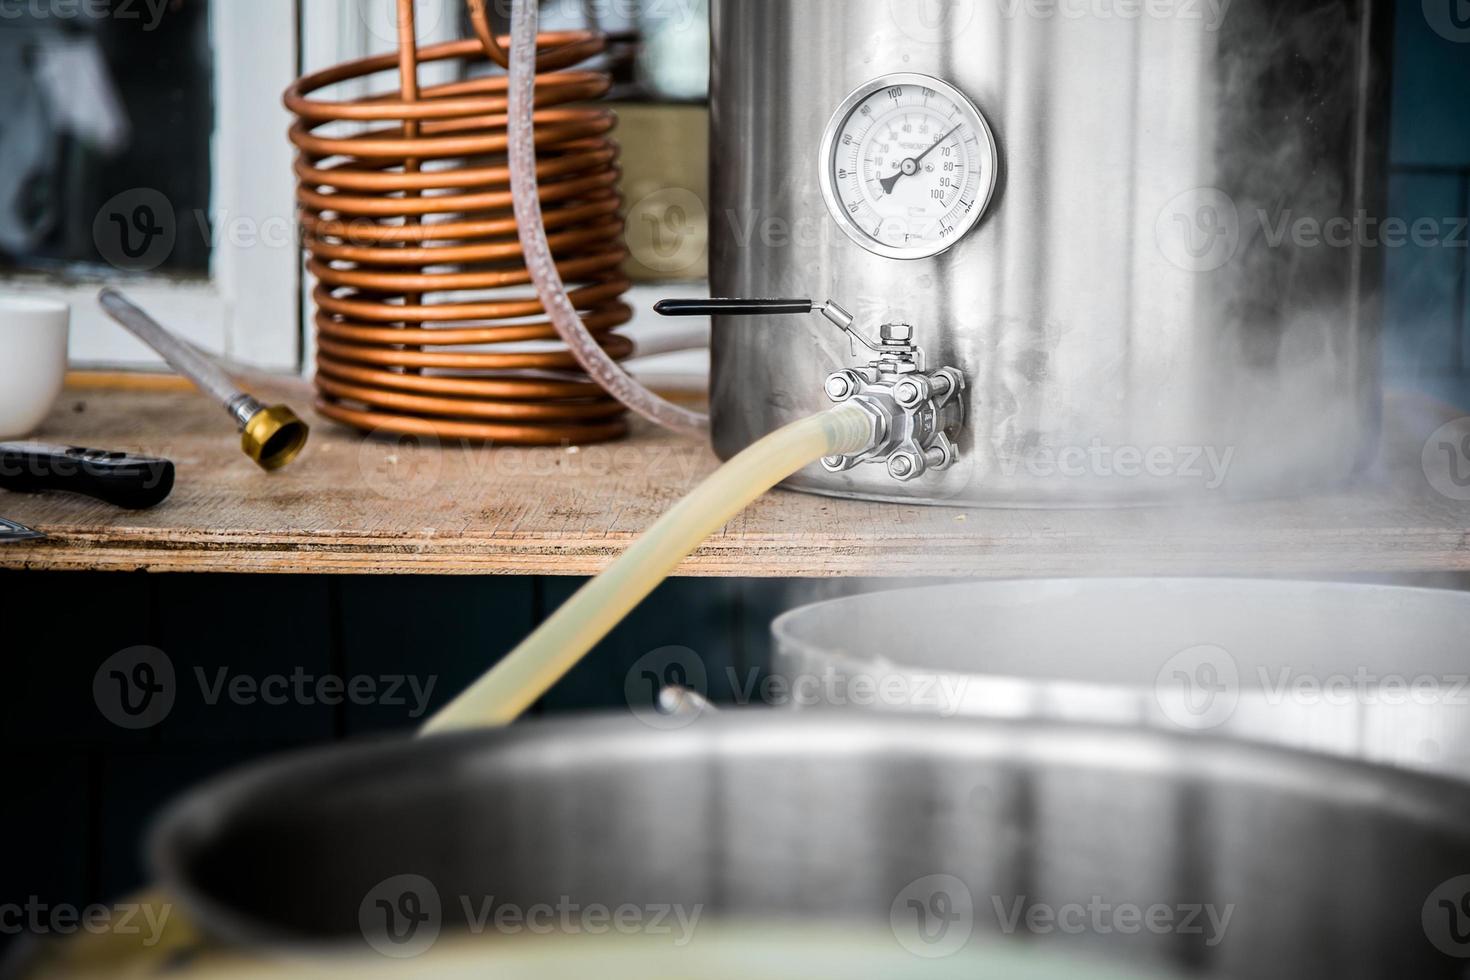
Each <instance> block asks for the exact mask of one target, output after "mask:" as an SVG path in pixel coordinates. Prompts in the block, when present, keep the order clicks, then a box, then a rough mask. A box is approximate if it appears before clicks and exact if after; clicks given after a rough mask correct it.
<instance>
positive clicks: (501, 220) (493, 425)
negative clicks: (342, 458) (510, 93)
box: [285, 0, 633, 445]
mask: <svg viewBox="0 0 1470 980" xmlns="http://www.w3.org/2000/svg"><path fill="white" fill-rule="evenodd" d="M477 8H478V11H477ZM470 9H471V12H472V14H474V15H475V16H474V17H473V20H474V22H475V25H476V30H477V34H479V35H480V36H479V37H477V38H472V39H468V40H464V41H455V42H450V43H447V44H438V45H434V46H432V47H425V48H422V49H420V48H418V47H417V45H416V44H415V43H414V34H413V22H412V15H413V4H412V0H400V3H399V11H400V26H399V29H400V48H401V50H400V51H399V52H398V53H396V54H386V55H382V56H378V57H373V58H365V59H363V60H360V61H355V62H351V63H349V64H344V65H340V66H337V67H334V68H330V69H328V70H326V71H322V72H319V73H317V74H314V75H310V76H307V77H306V78H303V79H301V80H300V81H299V82H297V83H296V84H295V85H293V86H292V87H291V88H290V89H289V90H288V91H287V93H286V99H285V101H286V105H287V107H288V108H289V109H290V110H291V112H292V113H294V114H295V116H296V123H295V125H294V126H293V127H292V128H291V142H292V143H293V144H294V145H295V146H296V147H297V149H298V150H299V156H298V158H297V162H296V168H295V169H296V175H297V178H298V180H299V185H298V190H297V202H298V205H299V210H300V220H301V227H302V233H303V238H304V244H305V248H306V250H307V253H308V262H307V268H308V270H309V271H310V273H311V275H312V276H313V277H314V278H315V279H316V282H317V285H316V287H315V289H314V291H313V300H314V303H315V305H316V310H317V312H316V317H315V324H316V330H317V348H318V354H317V391H318V395H319V400H318V405H317V407H318V409H319V411H321V413H322V414H323V415H326V416H328V417H330V418H332V419H335V420H337V421H339V422H343V423H345V424H348V425H352V426H356V427H358V428H362V429H367V430H378V431H386V432H393V433H403V434H414V435H430V436H447V437H450V438H465V439H474V440H489V441H494V442H500V443H508V444H515V445H561V444H571V443H591V442H599V441H605V440H610V439H616V438H618V437H620V436H622V435H624V434H625V432H626V430H627V424H626V420H625V418H624V409H623V407H622V406H621V405H620V404H618V403H617V402H616V401H614V400H613V399H612V398H610V397H608V395H607V394H606V393H605V392H603V391H602V389H601V388H599V387H598V386H597V385H596V384H594V383H592V382H591V381H590V379H588V378H587V377H586V376H585V375H583V374H581V372H580V369H579V368H578V367H577V364H576V363H575V361H574V360H573V358H572V355H571V354H570V352H568V351H567V349H566V348H565V346H564V345H563V344H562V343H561V341H560V339H559V338H558V336H557V334H556V331H555V329H554V328H553V327H552V325H551V323H550V322H549V321H548V320H547V319H546V315H545V310H544V308H543V307H542V305H541V302H540V301H539V299H538V298H537V296H536V292H535V289H534V287H533V286H532V285H531V278H530V275H529V273H528V272H527V270H526V264H525V261H524V257H523V254H522V252H521V248H520V243H519V240H518V238H517V231H516V221H515V215H514V211H513V208H512V200H511V190H510V169H509V167H508V165H507V163H506V150H507V145H508V142H509V137H508V119H507V110H508V98H507V89H508V86H507V78H506V76H505V75H504V74H475V75H471V74H470V73H469V72H466V71H461V72H459V73H457V74H458V76H459V77H461V78H462V79H463V80H459V81H453V82H450V83H447V84H437V85H433V86H426V87H423V88H422V89H421V88H420V86H419V68H420V66H421V65H426V64H434V63H439V62H456V63H459V64H461V65H462V66H472V65H476V64H479V65H488V64H489V61H490V60H495V61H499V62H500V63H501V64H502V66H503V65H504V63H505V62H504V50H503V45H502V42H501V41H500V40H499V39H497V38H495V37H493V36H492V35H491V34H490V31H489V26H488V23H487V22H486V21H485V19H484V16H483V4H479V3H477V0H471V2H470ZM487 39H488V43H487ZM538 46H539V48H540V49H541V50H542V52H543V53H542V54H541V56H540V59H539V61H538V75H537V89H536V130H535V132H536V147H537V153H538V165H537V175H538V177H539V179H540V182H541V205H542V208H543V210H544V212H545V218H546V226H547V233H548V235H549V237H550V241H551V246H552V250H553V253H554V254H555V256H556V259H557V266H558V268H559V269H560V271H561V274H562V276H563V278H564V279H565V280H566V282H567V284H568V288H569V290H570V292H571V296H572V299H573V302H574V304H575V305H576V306H577V308H578V310H579V312H580V313H581V314H582V317H583V319H584V320H585V322H586V324H587V327H588V329H589V330H591V331H592V332H593V333H594V334H595V335H596V336H597V337H598V339H599V341H600V342H601V343H602V345H603V347H604V348H605V349H606V350H607V351H608V352H609V353H610V354H611V355H612V356H613V357H615V358H618V359H624V358H627V357H629V356H630V355H632V353H633V344H632V342H631V341H629V340H628V339H627V338H625V337H622V336H620V335H619V334H617V333H616V332H615V331H616V330H617V328H618V327H620V326H622V325H623V324H626V323H627V322H628V321H629V320H631V319H632V316H633V312H632V310H631V308H630V307H628V306H627V304H625V303H624V302H623V301H622V299H621V297H622V296H623V294H624V293H625V292H626V291H627V289H628V287H629V282H628V280H627V279H626V278H625V277H624V275H623V272H622V266H623V262H624V260H625V259H626V257H627V251H626V249H625V246H624V245H623V221H622V217H621V215H620V208H621V204H622V201H621V198H620V196H619V193H618V190H617V181H618V177H619V169H618V147H617V144H616V143H614V142H613V140H612V132H613V129H614V127H615V126H616V117H615V116H614V114H613V113H612V112H611V111H610V110H608V109H606V108H602V107H598V106H596V105H588V104H587V103H589V102H592V101H594V100H597V99H599V98H601V97H602V96H604V95H605V94H606V93H607V91H608V89H609V87H610V84H611V83H610V80H609V78H608V76H607V75H605V74H603V73H601V72H597V71H587V70H578V69H577V68H576V66H577V65H579V64H582V63H583V62H585V61H587V59H589V58H592V57H594V56H596V55H598V54H600V53H601V52H603V51H604V50H605V48H606V40H605V39H604V38H603V37H602V36H600V35H597V34H593V33H589V32H555V33H546V34H543V35H541V36H540V37H539V38H538ZM487 59H488V60H487ZM390 71H396V72H397V73H398V83H399V84H398V87H397V88H396V90H394V91H391V92H387V93H385V94H380V95H374V96H369V97H366V98H361V99H356V100H348V101H329V100H326V99H323V98H321V97H319V96H318V95H317V93H319V92H320V91H321V90H323V89H329V88H331V87H333V86H337V85H341V84H343V83H355V82H359V81H361V80H365V79H372V78H373V77H375V76H378V75H380V74H383V73H386V72H390Z"/></svg>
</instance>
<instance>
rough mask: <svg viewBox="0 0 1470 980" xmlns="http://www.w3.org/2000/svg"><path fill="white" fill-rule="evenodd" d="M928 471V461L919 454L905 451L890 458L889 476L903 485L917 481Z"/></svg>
mask: <svg viewBox="0 0 1470 980" xmlns="http://www.w3.org/2000/svg"><path fill="white" fill-rule="evenodd" d="M928 471H929V462H928V460H926V459H925V458H924V457H923V456H921V455H919V454H918V453H914V452H908V451H906V450H905V451H901V452H897V453H894V454H893V455H892V456H890V457H888V475H889V476H891V477H893V478H894V479H895V480H898V481H900V482H902V483H909V482H911V481H913V480H917V479H919V478H920V477H921V476H923V475H924V474H925V473H927V472H928Z"/></svg>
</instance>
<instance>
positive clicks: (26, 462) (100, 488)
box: [0, 442, 174, 510]
mask: <svg viewBox="0 0 1470 980" xmlns="http://www.w3.org/2000/svg"><path fill="white" fill-rule="evenodd" d="M173 489H174V464H173V463H171V462H169V461H168V460H166V459H158V458H156V457H153V456H134V455H132V454H131V453H111V452H107V451H105V450H101V449H78V448H75V447H72V446H47V445H43V444H41V443H35V442H15V443H0V490H10V491H12V492H14V493H46V492H53V491H54V492H58V493H79V494H83V495H84V496H88V497H95V498H96V499H98V500H101V501H103V502H104V503H109V504H112V505H113V506H115V507H123V508H125V509H127V510H147V509H148V508H149V507H156V506H158V505H159V504H161V503H163V502H164V501H165V500H167V499H168V495H169V494H170V493H172V492H173Z"/></svg>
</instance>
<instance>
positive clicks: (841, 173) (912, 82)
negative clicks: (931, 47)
mask: <svg viewBox="0 0 1470 980" xmlns="http://www.w3.org/2000/svg"><path fill="white" fill-rule="evenodd" d="M821 160H822V194H823V196H824V197H826V199H827V208H828V210H830V211H831V212H832V217H833V218H834V219H835V220H836V221H837V224H838V225H839V226H840V227H841V228H842V230H843V231H844V232H846V233H847V236H848V237H849V238H851V239H852V240H853V241H855V242H857V243H858V244H859V245H861V246H862V247H863V248H865V249H867V250H868V251H870V252H873V253H875V254H877V255H882V256H886V257H887V258H891V259H923V258H928V257H930V256H933V255H939V254H940V253H941V252H945V251H947V250H948V249H950V248H952V247H953V246H954V245H955V244H956V243H958V242H959V240H960V239H961V238H964V237H965V235H967V234H968V233H969V232H970V231H971V230H973V229H974V227H975V225H976V224H978V223H979V221H980V219H981V217H983V216H984V214H985V209H986V208H987V207H988V206H989V205H990V199H991V197H992V196H993V195H994V193H995V184H996V176H997V171H998V169H999V167H998V161H999V153H998V152H997V150H996V147H995V135H994V134H993V133H992V132H991V130H990V124H989V123H987V122H986V121H985V117H984V116H982V115H981V114H980V110H979V109H977V108H976V107H975V103H973V102H971V101H970V100H969V98H967V97H966V96H965V95H964V93H962V92H960V90H959V89H957V88H955V87H954V86H953V85H950V84H949V83H948V82H945V81H943V80H941V79H938V78H932V77H930V76H928V75H915V74H898V75H884V76H883V77H882V78H875V79H873V80H872V81H870V82H868V83H867V84H865V85H863V86H862V87H861V88H859V89H858V90H857V91H856V92H854V93H852V95H850V96H848V97H847V100H846V101H845V102H843V103H842V105H841V106H839V107H838V109H837V112H836V113H835V114H834V115H833V116H832V121H831V122H829V123H828V124H827V131H826V133H825V134H824V135H823V138H822V156H821Z"/></svg>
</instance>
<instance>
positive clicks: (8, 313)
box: [0, 294, 71, 439]
mask: <svg viewBox="0 0 1470 980" xmlns="http://www.w3.org/2000/svg"><path fill="white" fill-rule="evenodd" d="M70 327H71V308H70V307H69V306H67V305H66V304H65V303H63V302H61V301H60V300H54V299H43V298H41V297H31V296H16V295H13V294H11V295H5V294H0V439H20V438H24V437H25V436H28V435H30V434H31V433H32V432H34V431H35V430H36V429H37V428H39V427H40V425H41V423H42V422H44V421H45V420H46V416H47V415H49V414H50V413H51V408H52V406H53V405H55V404H56V399H57V398H58V397H60V395H61V386H62V384H63V383H64V382H65V380H66V344H67V335H68V333H69V332H70Z"/></svg>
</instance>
